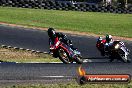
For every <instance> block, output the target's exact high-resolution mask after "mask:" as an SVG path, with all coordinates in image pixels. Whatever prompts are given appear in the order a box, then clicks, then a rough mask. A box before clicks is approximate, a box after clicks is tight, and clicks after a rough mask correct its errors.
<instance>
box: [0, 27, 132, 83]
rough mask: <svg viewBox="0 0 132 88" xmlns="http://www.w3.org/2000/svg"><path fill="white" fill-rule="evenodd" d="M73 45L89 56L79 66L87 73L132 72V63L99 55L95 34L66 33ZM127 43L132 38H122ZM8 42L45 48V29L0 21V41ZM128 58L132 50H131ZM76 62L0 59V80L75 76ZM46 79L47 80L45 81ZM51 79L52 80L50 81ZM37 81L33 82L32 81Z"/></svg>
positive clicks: (46, 40)
mask: <svg viewBox="0 0 132 88" xmlns="http://www.w3.org/2000/svg"><path fill="white" fill-rule="evenodd" d="M67 36H68V37H69V38H70V39H71V40H72V41H73V44H74V46H75V47H77V48H78V49H79V51H81V53H82V56H83V57H86V58H89V60H90V61H92V63H90V62H86V63H84V64H83V65H82V66H83V68H84V69H85V70H86V72H87V73H88V74H130V75H132V63H122V62H116V61H115V62H113V63H110V62H108V59H104V58H103V57H101V56H100V53H99V52H98V51H97V49H96V47H95V43H96V38H95V37H92V36H90V37H87V36H79V35H78V36H77V35H69V34H67ZM123 41H124V42H125V44H126V46H127V47H128V48H129V49H130V50H131V51H132V42H131V41H125V40H123ZM2 44H4V45H9V46H13V47H20V48H26V49H32V50H38V51H42V52H48V50H49V46H48V36H47V33H46V32H45V31H41V30H32V29H24V28H18V27H9V26H3V25H0V45H2ZM130 58H132V54H131V53H130ZM78 67H79V65H77V64H63V63H56V64H55V63H54V64H51V63H47V64H45V63H40V64H39V63H25V64H24V63H23V64H22V63H1V64H0V83H1V84H2V83H3V84H4V83H8V82H9V83H12V82H14V80H17V81H15V82H21V81H22V80H24V82H25V81H27V80H30V81H35V80H37V81H38V80H39V81H41V82H42V83H43V81H44V80H47V79H52V81H53V80H54V81H57V80H56V79H59V80H60V79H62V80H64V79H66V80H67V81H68V80H69V79H72V78H75V77H77V72H76V71H77V68H78ZM46 82H48V81H46ZM50 82H51V81H50ZM35 83H36V82H35Z"/></svg>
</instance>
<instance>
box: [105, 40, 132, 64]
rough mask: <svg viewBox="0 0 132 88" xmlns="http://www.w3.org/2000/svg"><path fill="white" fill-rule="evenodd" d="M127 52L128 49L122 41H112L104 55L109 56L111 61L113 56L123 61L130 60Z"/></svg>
mask: <svg viewBox="0 0 132 88" xmlns="http://www.w3.org/2000/svg"><path fill="white" fill-rule="evenodd" d="M105 52H106V51H105ZM129 52H130V51H129V50H128V49H127V48H126V46H125V44H124V43H123V42H122V41H114V42H113V43H112V45H110V46H109V48H108V52H107V53H106V55H107V56H109V58H110V59H111V60H110V61H111V62H112V61H113V60H114V58H117V59H119V60H121V61H123V62H131V60H130V59H129V57H128V55H129Z"/></svg>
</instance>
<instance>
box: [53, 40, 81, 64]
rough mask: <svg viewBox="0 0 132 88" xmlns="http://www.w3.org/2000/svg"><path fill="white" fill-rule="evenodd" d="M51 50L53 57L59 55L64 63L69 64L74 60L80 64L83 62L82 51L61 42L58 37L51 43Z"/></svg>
mask: <svg viewBox="0 0 132 88" xmlns="http://www.w3.org/2000/svg"><path fill="white" fill-rule="evenodd" d="M50 51H51V52H52V55H53V57H55V58H57V57H59V59H60V60H61V61H62V62H63V63H66V64H68V63H73V62H74V61H75V62H76V63H78V64H82V63H83V60H82V56H81V53H80V52H79V51H78V50H73V49H71V47H70V46H68V45H66V44H65V43H63V42H61V41H60V40H59V39H58V38H56V39H55V43H54V44H50Z"/></svg>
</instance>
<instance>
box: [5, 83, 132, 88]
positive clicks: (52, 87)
mask: <svg viewBox="0 0 132 88" xmlns="http://www.w3.org/2000/svg"><path fill="white" fill-rule="evenodd" d="M6 88H132V82H131V83H130V84H85V85H78V84H77V83H66V84H44V85H42V84H41V85H40V84H36V85H35V84H32V85H14V86H10V87H6Z"/></svg>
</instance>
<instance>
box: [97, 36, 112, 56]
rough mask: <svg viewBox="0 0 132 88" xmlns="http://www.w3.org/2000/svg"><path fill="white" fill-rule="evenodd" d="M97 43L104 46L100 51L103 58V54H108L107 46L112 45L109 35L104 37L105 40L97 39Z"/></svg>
mask: <svg viewBox="0 0 132 88" xmlns="http://www.w3.org/2000/svg"><path fill="white" fill-rule="evenodd" d="M98 42H102V43H103V44H104V48H103V49H101V50H100V51H101V55H102V56H105V53H106V52H108V50H109V46H110V45H111V44H112V43H113V39H112V36H111V35H106V37H105V39H103V38H102V37H99V38H98Z"/></svg>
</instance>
